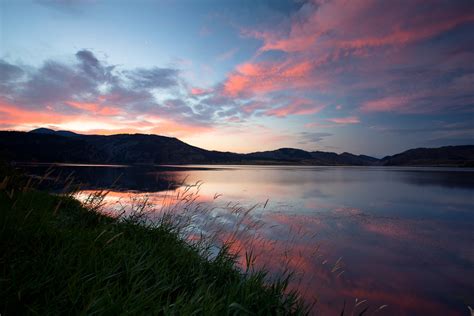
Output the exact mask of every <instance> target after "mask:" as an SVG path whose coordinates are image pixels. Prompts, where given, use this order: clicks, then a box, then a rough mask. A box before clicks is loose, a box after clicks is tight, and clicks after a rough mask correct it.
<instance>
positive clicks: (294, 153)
mask: <svg viewBox="0 0 474 316" xmlns="http://www.w3.org/2000/svg"><path fill="white" fill-rule="evenodd" d="M2 156H5V157H6V158H7V159H9V160H13V161H22V162H70V163H99V164H104V163H109V164H110V163H113V164H285V165H289V164H296V165H323V166H329V165H355V166H370V165H387V166H393V165H455V166H466V165H474V164H473V162H474V146H449V147H441V148H418V149H411V150H408V151H405V152H403V153H400V154H397V155H394V156H387V157H385V158H383V159H377V158H374V157H370V156H365V155H354V154H351V153H347V152H345V153H342V154H337V153H333V152H323V151H312V152H309V151H305V150H301V149H295V148H280V149H277V150H272V151H262V152H254V153H250V154H237V153H231V152H220V151H210V150H205V149H202V148H199V147H195V146H191V145H189V144H186V143H184V142H182V141H180V140H179V139H177V138H173V137H165V136H159V135H146V134H117V135H109V136H105V135H82V134H76V133H73V132H69V131H54V130H51V129H47V128H39V129H35V130H33V131H31V132H8V131H0V157H2Z"/></svg>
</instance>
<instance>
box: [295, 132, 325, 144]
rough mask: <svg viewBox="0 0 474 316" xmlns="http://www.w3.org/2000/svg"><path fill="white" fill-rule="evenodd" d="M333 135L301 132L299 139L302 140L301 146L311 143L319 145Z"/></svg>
mask: <svg viewBox="0 0 474 316" xmlns="http://www.w3.org/2000/svg"><path fill="white" fill-rule="evenodd" d="M332 135H333V134H331V133H321V132H301V133H300V134H299V135H298V139H300V141H299V144H302V145H305V144H311V143H318V142H321V141H323V140H324V139H325V138H326V137H329V136H332Z"/></svg>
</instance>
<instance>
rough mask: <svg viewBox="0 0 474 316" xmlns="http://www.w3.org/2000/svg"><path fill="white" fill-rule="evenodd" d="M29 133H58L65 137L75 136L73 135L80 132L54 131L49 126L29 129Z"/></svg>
mask: <svg viewBox="0 0 474 316" xmlns="http://www.w3.org/2000/svg"><path fill="white" fill-rule="evenodd" d="M30 133H36V134H49V135H59V136H66V137H75V136H80V134H77V133H74V132H70V131H55V130H53V129H50V128H44V127H41V128H37V129H34V130H31V131H30Z"/></svg>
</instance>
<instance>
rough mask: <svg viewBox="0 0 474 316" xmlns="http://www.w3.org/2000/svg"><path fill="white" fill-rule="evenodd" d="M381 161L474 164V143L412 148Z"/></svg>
mask: <svg viewBox="0 0 474 316" xmlns="http://www.w3.org/2000/svg"><path fill="white" fill-rule="evenodd" d="M380 162H381V164H382V165H385V166H443V165H446V166H452V165H456V166H474V145H465V146H445V147H439V148H416V149H410V150H407V151H404V152H402V153H400V154H396V155H393V156H387V157H384V158H383V159H382V160H381V161H380Z"/></svg>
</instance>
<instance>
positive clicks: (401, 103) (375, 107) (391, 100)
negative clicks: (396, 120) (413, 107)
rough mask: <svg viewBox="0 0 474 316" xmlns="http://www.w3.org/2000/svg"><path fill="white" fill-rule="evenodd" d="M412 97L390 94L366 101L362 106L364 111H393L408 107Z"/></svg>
mask: <svg viewBox="0 0 474 316" xmlns="http://www.w3.org/2000/svg"><path fill="white" fill-rule="evenodd" d="M411 100H412V98H410V97H408V96H388V97H384V98H380V99H375V100H371V101H367V102H365V103H364V104H363V105H362V106H361V108H360V109H361V110H362V111H363V112H391V111H401V110H403V109H404V108H406V107H407V106H408V104H409V102H410V101H411Z"/></svg>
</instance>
